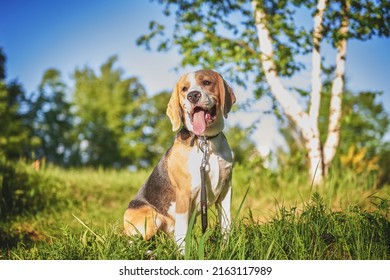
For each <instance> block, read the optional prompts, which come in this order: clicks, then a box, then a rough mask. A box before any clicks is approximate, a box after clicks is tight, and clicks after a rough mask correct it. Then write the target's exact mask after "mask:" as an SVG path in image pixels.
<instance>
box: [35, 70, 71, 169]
mask: <svg viewBox="0 0 390 280" xmlns="http://www.w3.org/2000/svg"><path fill="white" fill-rule="evenodd" d="M67 92H68V89H67V86H66V85H65V84H64V82H62V81H61V73H60V72H59V71H58V70H56V69H48V70H47V71H46V72H45V73H44V74H43V77H42V80H41V82H40V84H39V86H38V90H37V92H36V93H33V94H32V96H31V98H30V100H29V115H30V116H31V117H30V120H31V124H30V126H31V127H33V135H34V136H35V137H36V138H38V139H39V140H40V141H39V143H40V145H39V147H37V148H36V149H35V155H34V157H36V158H42V157H44V158H46V160H48V161H49V162H52V163H55V164H57V165H62V166H67V165H70V164H71V162H72V161H73V162H74V158H73V157H74V151H73V148H74V143H75V140H76V139H75V137H74V134H73V131H74V116H73V114H72V113H71V103H70V102H69V101H68V100H67V98H66V97H67Z"/></svg>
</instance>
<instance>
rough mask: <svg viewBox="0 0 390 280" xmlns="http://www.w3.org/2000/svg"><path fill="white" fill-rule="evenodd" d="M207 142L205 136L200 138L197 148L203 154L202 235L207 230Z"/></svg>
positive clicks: (201, 179) (201, 175)
mask: <svg viewBox="0 0 390 280" xmlns="http://www.w3.org/2000/svg"><path fill="white" fill-rule="evenodd" d="M208 144H209V143H208V140H207V138H206V137H205V136H202V137H201V138H200V141H199V148H200V149H201V151H202V152H203V158H202V163H201V164H200V182H201V186H200V214H201V217H202V232H203V234H204V233H205V232H206V229H207V190H206V166H207V153H208V151H209V145H208Z"/></svg>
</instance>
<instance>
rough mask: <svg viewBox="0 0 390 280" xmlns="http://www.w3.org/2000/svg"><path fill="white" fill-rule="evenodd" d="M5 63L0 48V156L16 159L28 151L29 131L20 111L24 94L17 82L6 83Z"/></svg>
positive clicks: (23, 115)
mask: <svg viewBox="0 0 390 280" xmlns="http://www.w3.org/2000/svg"><path fill="white" fill-rule="evenodd" d="M5 62H6V57H5V54H4V53H3V50H2V48H0V127H1V129H0V156H1V155H5V156H7V157H8V158H10V159H17V158H18V157H19V156H21V155H25V154H26V150H28V146H29V145H30V140H31V139H30V132H31V130H30V129H29V127H28V126H26V124H25V122H26V115H25V114H24V113H23V112H22V111H21V109H22V108H21V107H22V106H23V105H24V103H25V100H26V99H25V93H24V91H23V88H22V86H21V85H20V84H19V83H18V82H17V81H11V82H10V83H6V80H5V79H6V75H5V73H6V70H5Z"/></svg>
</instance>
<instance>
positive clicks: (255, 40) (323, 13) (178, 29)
mask: <svg viewBox="0 0 390 280" xmlns="http://www.w3.org/2000/svg"><path fill="white" fill-rule="evenodd" d="M159 2H160V3H163V4H165V11H164V13H165V15H167V16H169V15H171V13H172V12H174V18H175V25H174V28H172V33H171V34H170V35H166V32H167V30H170V29H168V28H166V27H165V26H163V25H161V24H159V23H157V22H155V21H152V22H151V23H150V25H149V28H150V33H149V34H147V35H144V36H142V37H140V38H139V40H138V43H139V44H141V45H144V46H146V47H147V48H150V43H151V40H152V39H153V38H155V37H156V36H160V38H161V39H162V40H161V41H159V43H158V46H157V49H158V50H159V51H166V50H168V49H170V48H172V47H173V46H179V52H180V53H181V54H182V55H183V60H182V66H185V65H196V66H199V65H201V66H203V67H205V68H215V69H218V70H220V71H221V72H223V73H224V74H225V75H226V76H228V77H230V79H231V80H233V81H235V82H236V83H237V84H239V85H245V84H246V83H247V81H248V79H250V78H253V79H252V81H253V83H254V84H256V86H257V87H258V88H257V90H256V93H255V94H256V96H258V97H260V96H261V95H262V94H263V93H264V92H270V93H271V94H272V96H273V97H274V99H275V100H276V101H277V103H278V104H279V106H280V107H281V108H282V110H283V112H284V113H285V115H286V116H287V117H288V118H289V119H290V120H291V122H292V123H293V124H294V126H296V127H297V129H298V130H299V133H301V134H302V137H303V144H304V147H305V150H306V152H307V155H308V162H309V174H310V176H311V177H312V178H313V179H314V182H315V183H320V182H321V181H322V179H323V176H324V175H326V173H327V171H328V169H329V166H330V163H331V162H332V160H333V158H334V155H335V153H336V150H337V147H338V146H339V141H340V140H339V139H340V120H341V108H342V94H343V91H344V77H345V61H346V55H347V41H348V40H350V39H358V40H368V39H370V38H372V37H373V36H386V37H388V36H389V33H390V28H389V19H390V9H389V8H390V3H389V2H388V1H384V0H377V1H358V0H342V1H327V0H318V1H314V0H306V1H305V0H299V1H298V0H291V1H271V0H270V1H268V0H267V1H262V0H258V1H251V3H250V5H249V3H248V2H247V1H235V2H232V1H206V0H187V1H179V0H165V1H164V0H160V1H159ZM307 14H311V15H312V20H313V25H312V28H307V27H306V26H305V22H302V21H300V19H301V18H303V17H305V16H307ZM325 43H327V44H328V45H330V46H331V47H333V48H334V49H335V50H336V57H335V67H334V72H333V79H332V90H331V100H330V110H329V112H330V114H329V119H328V120H327V123H328V125H327V128H328V129H327V131H326V137H325V140H324V142H321V137H322V138H323V137H324V135H322V136H321V135H320V130H319V125H318V119H319V111H320V108H321V91H322V87H323V85H322V81H323V73H322V70H323V56H322V52H321V46H322V45H323V44H325ZM309 55H310V56H311V67H310V68H311V81H310V94H309V96H306V98H305V100H306V101H307V106H302V104H301V103H300V102H298V100H297V98H296V95H297V94H298V96H299V94H300V93H301V91H300V90H299V89H296V90H294V89H288V88H286V86H285V85H284V84H283V81H282V78H290V77H293V76H296V74H297V73H299V72H300V71H301V70H303V69H304V68H305V65H304V64H303V61H304V59H303V58H304V57H306V56H309ZM266 85H267V86H266ZM306 107H307V108H306Z"/></svg>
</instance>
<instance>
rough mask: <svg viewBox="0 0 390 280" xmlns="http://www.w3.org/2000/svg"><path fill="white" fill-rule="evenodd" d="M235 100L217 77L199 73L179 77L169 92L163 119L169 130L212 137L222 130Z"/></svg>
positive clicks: (212, 74) (211, 74) (219, 76)
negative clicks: (169, 122)
mask: <svg viewBox="0 0 390 280" xmlns="http://www.w3.org/2000/svg"><path fill="white" fill-rule="evenodd" d="M235 101H236V97H235V95H234V93H233V91H232V89H231V88H230V87H229V85H228V84H227V83H226V81H225V80H224V79H223V78H222V76H221V75H220V74H218V73H217V72H215V71H212V70H199V71H196V72H191V73H188V74H185V75H183V76H182V77H181V78H180V80H179V82H178V83H177V84H176V86H175V89H174V90H173V93H172V96H171V99H170V100H169V103H168V109H167V115H168V117H169V119H170V120H171V123H172V130H173V131H178V130H179V129H180V128H181V126H182V125H184V126H185V127H186V128H187V129H188V130H189V131H191V132H193V133H194V134H196V135H198V136H203V135H204V136H214V135H216V134H218V133H219V132H221V131H222V129H223V127H224V120H223V117H225V118H227V114H228V113H229V112H230V110H231V108H232V105H233V104H234V103H235Z"/></svg>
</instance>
